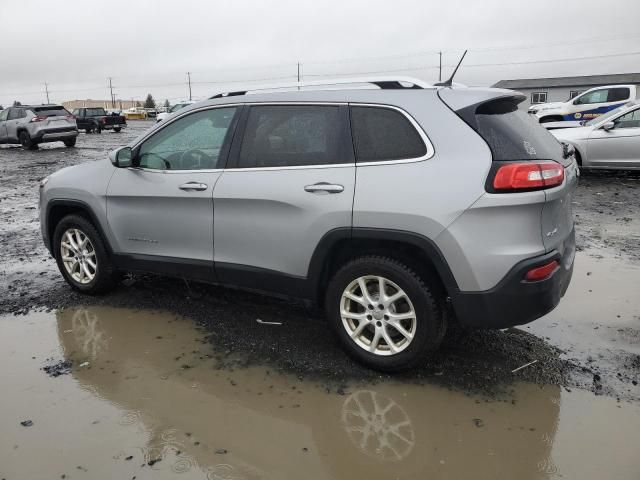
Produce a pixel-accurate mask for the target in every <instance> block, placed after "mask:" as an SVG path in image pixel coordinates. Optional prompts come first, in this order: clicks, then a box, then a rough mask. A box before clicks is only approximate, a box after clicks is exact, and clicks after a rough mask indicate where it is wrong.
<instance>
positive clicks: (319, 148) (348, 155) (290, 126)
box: [237, 105, 353, 168]
mask: <svg viewBox="0 0 640 480" xmlns="http://www.w3.org/2000/svg"><path fill="white" fill-rule="evenodd" d="M352 162H353V147H352V146H351V141H350V138H349V130H348V121H347V110H346V107H340V106H335V105H257V106H255V105H254V106H251V107H249V114H248V116H247V122H246V127H245V131H244V137H243V140H242V146H241V148H240V154H239V157H238V165H237V166H238V168H264V167H293V166H305V165H309V166H314V165H332V164H340V163H352Z"/></svg>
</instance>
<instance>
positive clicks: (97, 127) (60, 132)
mask: <svg viewBox="0 0 640 480" xmlns="http://www.w3.org/2000/svg"><path fill="white" fill-rule="evenodd" d="M126 126H127V120H126V118H125V117H124V116H122V115H117V114H107V112H106V111H105V109H104V108H77V109H75V110H74V111H73V112H69V111H68V110H67V109H66V108H64V107H63V106H61V105H19V106H14V107H9V108H7V109H5V110H2V111H0V144H2V143H14V144H20V145H22V147H23V148H25V149H30V150H31V149H35V148H38V144H40V143H48V142H63V143H64V145H65V146H67V147H73V146H75V144H76V137H77V136H78V131H79V130H85V132H87V133H92V132H94V133H101V132H102V131H103V130H113V131H114V132H120V131H121V130H122V129H123V128H125V127H126Z"/></svg>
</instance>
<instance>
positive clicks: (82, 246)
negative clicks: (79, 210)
mask: <svg viewBox="0 0 640 480" xmlns="http://www.w3.org/2000/svg"><path fill="white" fill-rule="evenodd" d="M60 254H61V258H62V263H63V265H64V268H65V270H66V271H67V273H68V274H69V276H71V278H73V280H75V281H76V282H78V283H80V284H82V285H86V284H88V283H90V282H91V281H92V280H93V279H94V278H95V276H96V274H97V273H98V259H97V257H96V251H95V248H94V247H93V244H92V243H91V240H89V237H88V236H87V235H86V234H85V233H84V232H83V231H82V230H79V229H77V228H69V229H67V230H66V231H65V232H64V234H63V235H62V240H61V241H60Z"/></svg>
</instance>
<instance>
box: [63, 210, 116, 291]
mask: <svg viewBox="0 0 640 480" xmlns="http://www.w3.org/2000/svg"><path fill="white" fill-rule="evenodd" d="M53 251H54V255H55V258H56V263H57V264H58V269H59V270H60V273H62V276H63V277H64V279H65V280H66V281H67V283H68V284H69V285H71V287H73V288H74V289H76V290H79V291H81V292H83V293H88V294H96V293H103V292H106V291H108V290H111V289H112V288H113V287H114V286H115V285H116V281H117V272H116V270H115V269H114V267H113V265H112V264H111V259H110V258H109V255H108V254H107V250H106V248H105V245H104V242H103V241H102V238H101V237H100V234H99V233H98V231H97V230H96V228H95V227H94V226H93V224H92V223H91V222H90V221H88V220H87V219H86V218H84V217H81V216H79V215H68V216H66V217H64V218H63V219H62V220H61V221H60V223H58V225H57V226H56V229H55V231H54V234H53Z"/></svg>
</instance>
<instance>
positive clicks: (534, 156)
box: [456, 97, 562, 161]
mask: <svg viewBox="0 0 640 480" xmlns="http://www.w3.org/2000/svg"><path fill="white" fill-rule="evenodd" d="M521 101H522V98H520V97H506V98H498V99H495V100H489V101H487V102H484V103H481V104H479V105H471V106H469V107H465V108H463V109H461V110H458V111H457V112H456V113H457V114H458V115H459V116H460V117H461V118H462V119H463V120H464V121H465V122H466V123H468V124H469V125H470V126H471V128H473V129H474V130H475V131H476V132H478V134H479V135H480V136H481V137H482V138H483V139H484V141H485V142H487V145H489V148H490V149H491V153H492V155H493V160H494V161H509V160H559V161H561V160H562V145H560V142H558V141H557V140H556V139H555V137H554V136H553V135H551V134H550V133H549V132H548V131H547V130H546V129H545V128H544V127H542V126H541V125H540V124H539V123H538V121H537V120H536V119H535V117H534V116H533V115H529V114H527V113H526V112H524V111H522V110H520V109H518V104H519V103H520V102H521Z"/></svg>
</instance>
